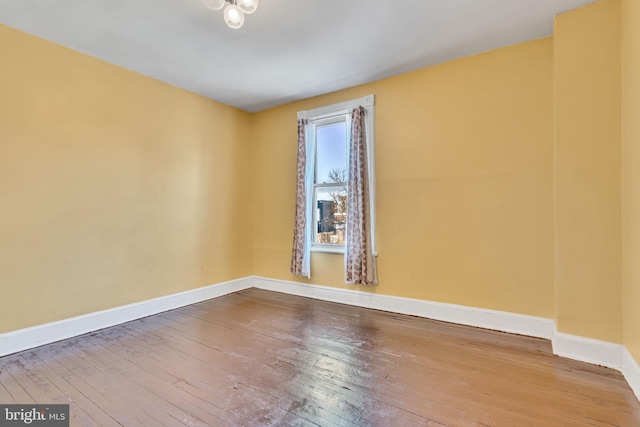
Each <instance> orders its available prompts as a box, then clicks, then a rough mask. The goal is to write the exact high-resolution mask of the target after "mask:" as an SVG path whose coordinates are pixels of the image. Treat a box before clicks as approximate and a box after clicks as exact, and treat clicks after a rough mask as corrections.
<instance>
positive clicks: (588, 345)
mask: <svg viewBox="0 0 640 427" xmlns="http://www.w3.org/2000/svg"><path fill="white" fill-rule="evenodd" d="M552 344H553V354H557V355H558V356H562V357H567V358H569V359H573V360H579V361H581V362H587V363H591V364H594V365H600V366H606V367H607V368H613V369H617V370H621V369H622V349H623V346H622V345H621V344H614V343H610V342H607V341H601V340H595V339H592V338H585V337H581V336H578V335H571V334H565V333H563V332H556V333H555V335H554V337H553V340H552Z"/></svg>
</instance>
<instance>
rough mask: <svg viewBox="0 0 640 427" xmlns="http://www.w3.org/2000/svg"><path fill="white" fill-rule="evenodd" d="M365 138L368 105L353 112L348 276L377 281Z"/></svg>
mask: <svg viewBox="0 0 640 427" xmlns="http://www.w3.org/2000/svg"><path fill="white" fill-rule="evenodd" d="M365 138H366V135H365V109H364V107H362V106H360V107H357V108H355V109H354V110H353V112H352V114H351V141H350V144H349V145H350V149H349V178H348V192H347V238H346V252H345V280H346V282H347V283H352V284H359V285H374V284H376V283H377V281H378V278H377V273H376V263H375V262H376V261H375V257H374V255H373V248H372V239H371V237H372V233H371V201H370V198H369V168H368V156H367V144H366V140H365Z"/></svg>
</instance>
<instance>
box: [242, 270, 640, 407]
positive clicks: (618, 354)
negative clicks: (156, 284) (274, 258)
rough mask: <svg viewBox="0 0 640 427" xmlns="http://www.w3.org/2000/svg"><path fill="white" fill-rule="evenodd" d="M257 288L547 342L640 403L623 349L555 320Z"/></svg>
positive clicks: (319, 290)
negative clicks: (602, 369) (597, 368)
mask: <svg viewBox="0 0 640 427" xmlns="http://www.w3.org/2000/svg"><path fill="white" fill-rule="evenodd" d="M252 282H253V286H254V287H256V288H259V289H265V290H270V291H276V292H283V293H286V294H291V295H298V296H303V297H309V298H315V299H319V300H324V301H332V302H338V303H342V304H349V305H354V306H358V307H366V308H373V309H377V310H384V311H390V312H393V313H401V314H410V315H413V316H419V317H425V318H428V319H435V320H442V321H445V322H451V323H457V324H460V325H468V326H475V327H478V328H484V329H491V330H496V331H501V332H508V333H514V334H519V335H526V336H531V337H538V338H545V339H548V340H551V343H552V346H553V353H554V354H556V355H558V356H562V357H566V358H569V359H573V360H579V361H582V362H587V363H591V364H594V365H601V366H606V367H608V368H613V369H616V370H618V371H621V372H622V373H623V374H624V376H625V378H626V379H627V382H628V383H629V385H630V386H631V388H632V389H633V391H634V393H635V394H636V396H637V397H638V399H639V400H640V367H638V364H637V362H636V361H635V360H634V358H633V357H632V356H631V354H630V353H629V352H628V351H627V349H626V348H625V347H624V346H623V345H621V344H614V343H610V342H606V341H600V340H594V339H591V338H584V337H580V336H576V335H570V334H566V333H562V332H557V330H556V324H555V321H554V320H552V319H547V318H543V317H535V316H526V315H522V314H514V313H508V312H503V311H496V310H488V309H482V308H476V307H467V306H461V305H456V304H445V303H439V302H433V301H425V300H417V299H411V298H401V297H394V296H389V295H378V294H373V293H369V292H357V291H351V290H348V289H340V288H331V287H327V286H318V285H308V284H304V283H297V282H290V281H286V280H276V279H268V278H265V277H256V276H254V277H253V278H252Z"/></svg>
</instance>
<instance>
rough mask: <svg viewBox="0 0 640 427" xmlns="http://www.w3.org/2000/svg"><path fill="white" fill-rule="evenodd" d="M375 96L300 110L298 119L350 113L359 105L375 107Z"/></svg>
mask: <svg viewBox="0 0 640 427" xmlns="http://www.w3.org/2000/svg"><path fill="white" fill-rule="evenodd" d="M374 102H375V97H374V95H373V94H371V95H367V96H363V97H362V98H358V99H352V100H349V101H345V102H339V103H337V104H332V105H325V106H323V107H319V108H314V109H313V110H303V111H298V119H311V120H319V119H322V118H323V116H337V115H340V114H349V113H350V112H351V110H353V109H354V108H356V107H357V106H359V105H362V106H363V107H365V108H369V107H373V105H374Z"/></svg>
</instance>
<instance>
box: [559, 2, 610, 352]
mask: <svg viewBox="0 0 640 427" xmlns="http://www.w3.org/2000/svg"><path fill="white" fill-rule="evenodd" d="M554 41H555V57H554V60H555V64H554V67H555V163H554V167H555V168H554V185H555V229H556V234H555V242H556V245H555V250H556V265H555V268H556V280H557V291H556V297H557V302H556V306H557V323H558V330H559V331H561V332H566V333H570V334H575V335H580V336H584V337H589V338H596V339H602V340H606V341H612V342H616V343H617V342H621V339H622V318H621V304H622V294H621V278H620V276H621V252H620V251H621V246H620V245H621V234H620V233H621V217H620V215H621V212H620V171H621V169H620V149H621V138H620V124H621V100H620V99H621V78H620V72H621V65H620V58H621V57H620V5H619V1H618V0H607V1H602V2H597V3H593V4H591V5H589V6H586V7H583V8H580V9H577V10H574V11H571V12H569V13H565V14H562V15H560V16H558V17H557V18H556V27H555V36H554Z"/></svg>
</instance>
